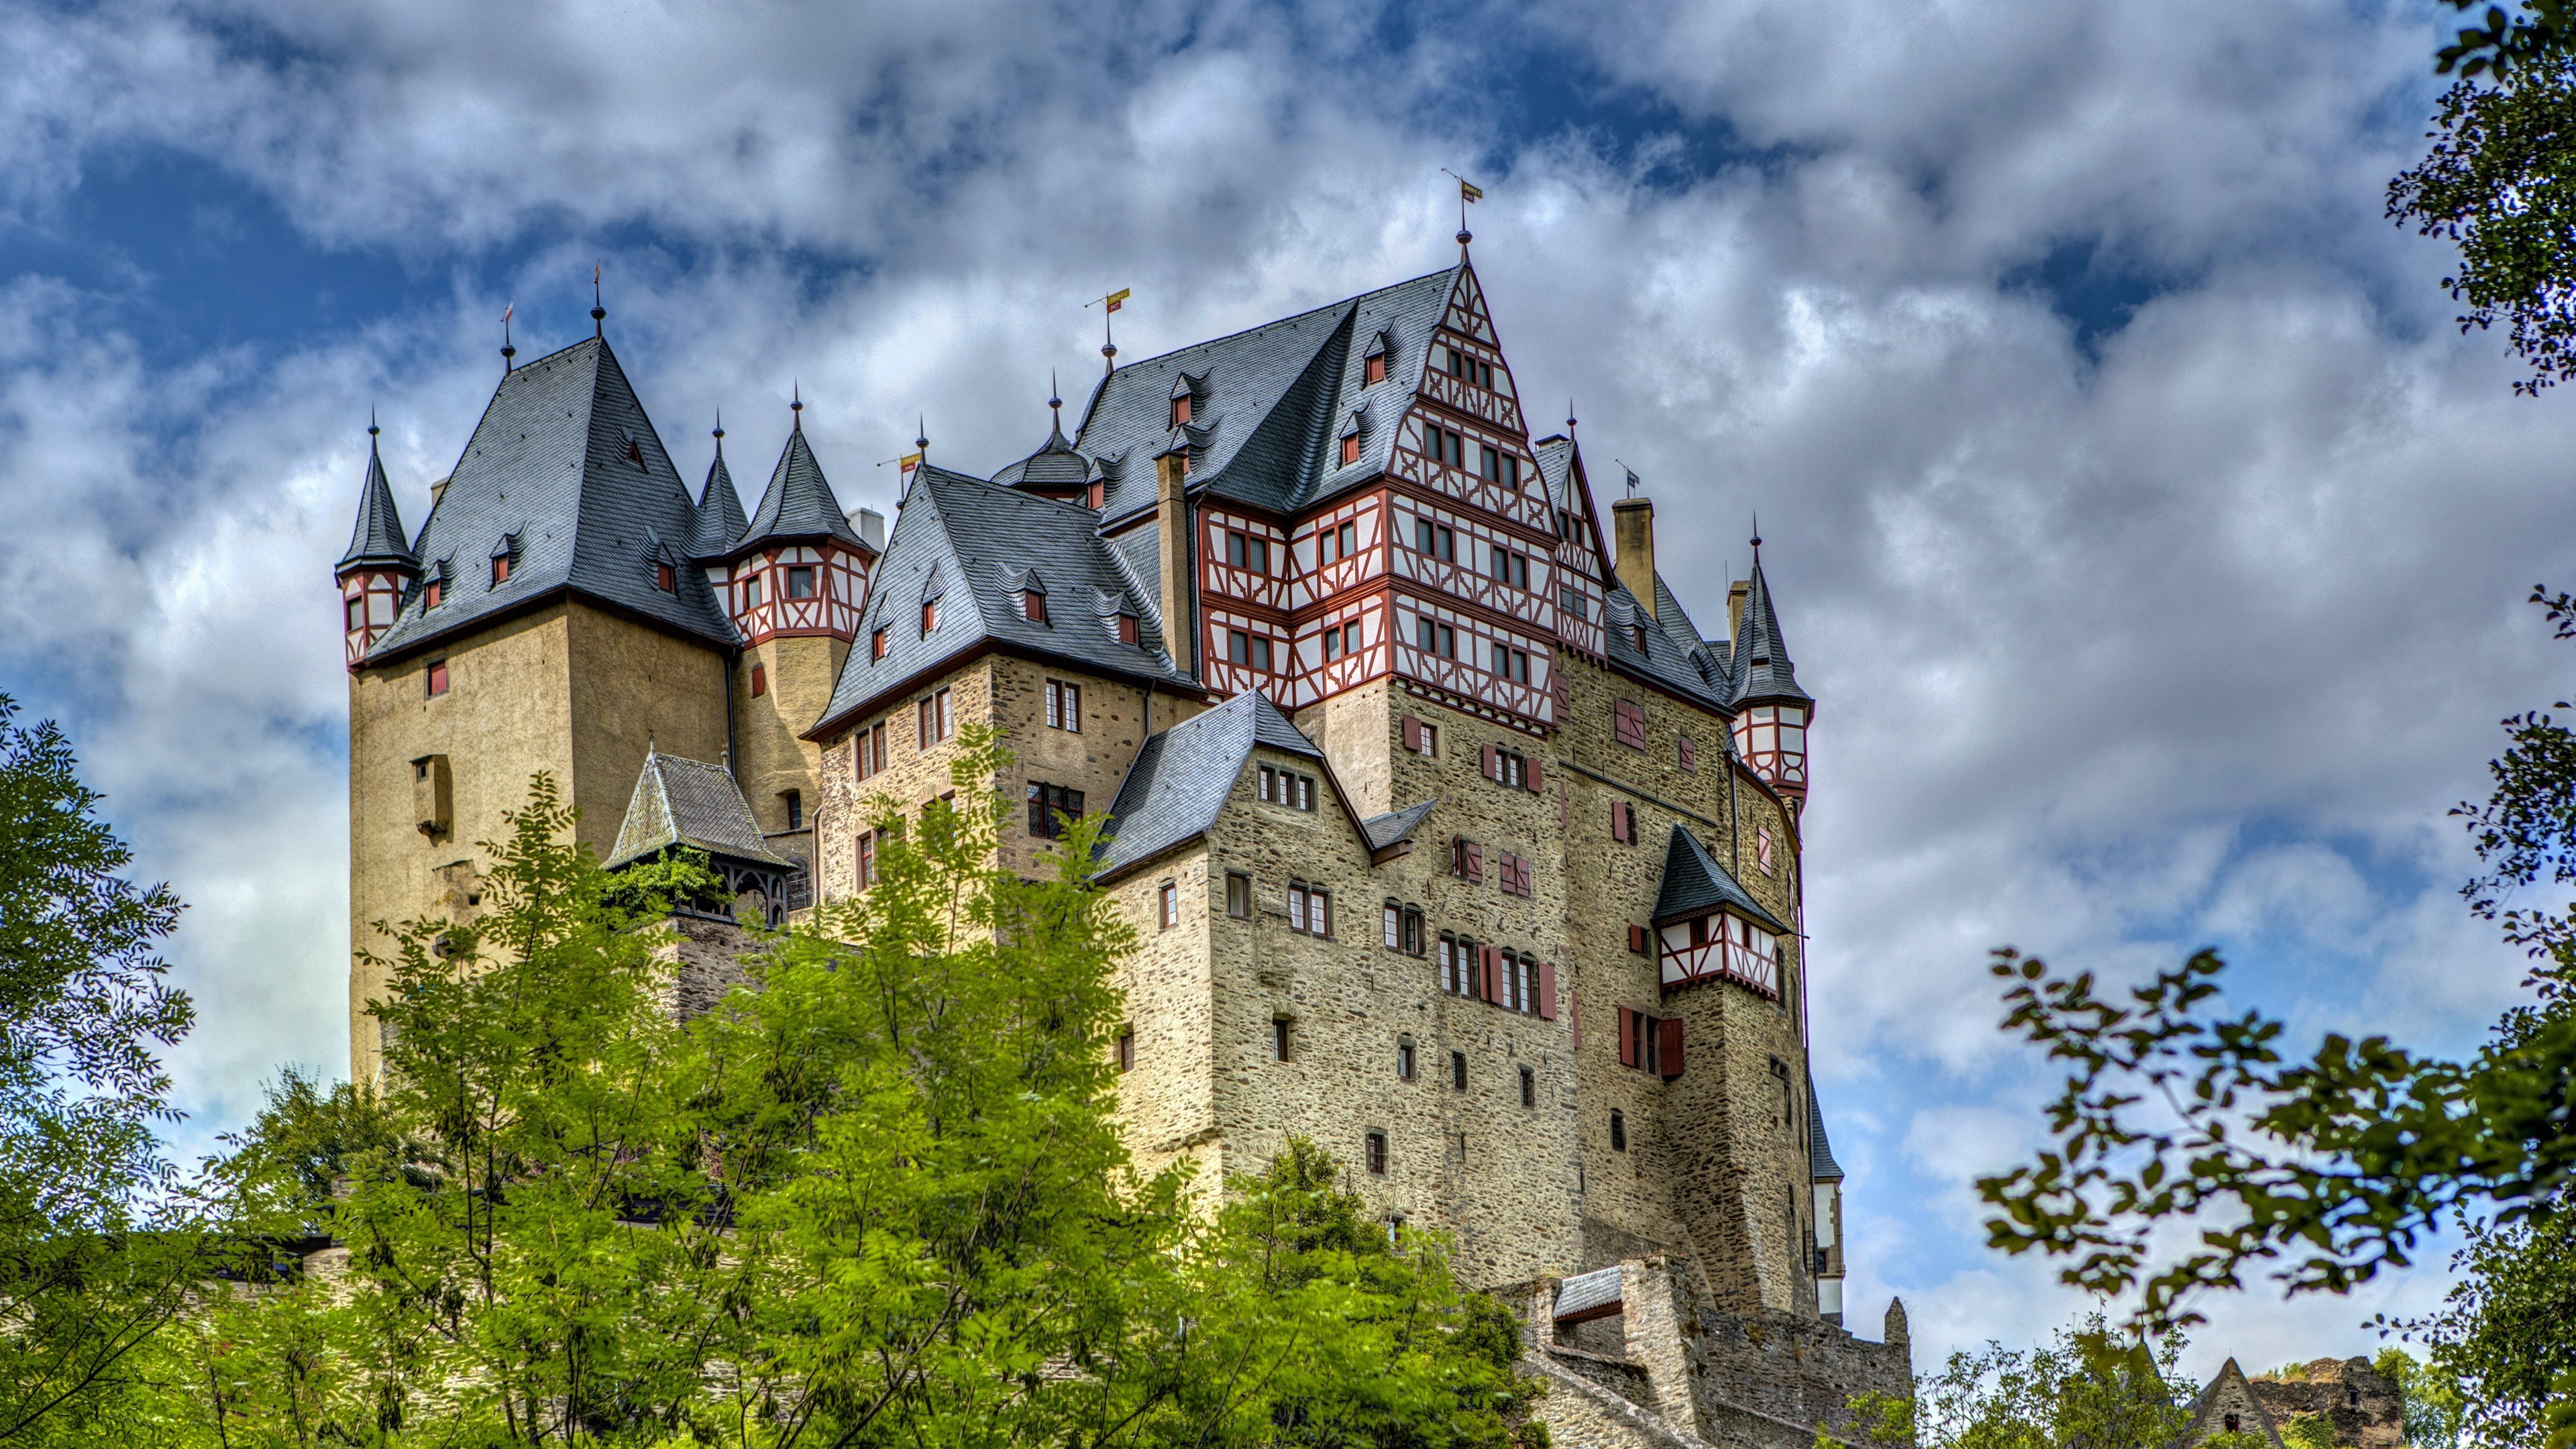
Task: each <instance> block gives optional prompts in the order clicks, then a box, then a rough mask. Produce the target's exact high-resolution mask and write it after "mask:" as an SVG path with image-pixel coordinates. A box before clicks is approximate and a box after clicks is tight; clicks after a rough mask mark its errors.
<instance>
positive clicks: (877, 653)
mask: <svg viewBox="0 0 2576 1449" xmlns="http://www.w3.org/2000/svg"><path fill="white" fill-rule="evenodd" d="M884 657H886V631H885V626H884V625H882V624H881V625H878V626H877V628H876V629H875V630H873V631H872V632H870V633H869V635H868V662H870V663H872V664H873V663H875V662H876V661H877V660H880V659H883V658H884Z"/></svg>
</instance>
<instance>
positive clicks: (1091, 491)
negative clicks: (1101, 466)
mask: <svg viewBox="0 0 2576 1449" xmlns="http://www.w3.org/2000/svg"><path fill="white" fill-rule="evenodd" d="M1082 502H1083V506H1084V507H1086V508H1089V509H1090V510H1091V511H1092V512H1094V513H1097V512H1099V511H1100V510H1101V509H1103V508H1106V507H1108V506H1109V485H1108V484H1106V483H1103V482H1101V481H1099V480H1098V479H1094V480H1092V483H1091V486H1090V487H1088V488H1085V489H1084V490H1083V492H1082Z"/></svg>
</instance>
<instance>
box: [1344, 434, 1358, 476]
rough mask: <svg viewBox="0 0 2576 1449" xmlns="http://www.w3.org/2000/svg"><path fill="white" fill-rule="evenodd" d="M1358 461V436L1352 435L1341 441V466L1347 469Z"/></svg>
mask: <svg viewBox="0 0 2576 1449" xmlns="http://www.w3.org/2000/svg"><path fill="white" fill-rule="evenodd" d="M1359 460H1360V435H1359V434H1357V433H1352V434H1351V435H1349V436H1348V437H1345V438H1343V439H1342V466H1343V467H1345V468H1347V467H1349V466H1351V465H1352V464H1353V463H1356V462H1358V461H1359Z"/></svg>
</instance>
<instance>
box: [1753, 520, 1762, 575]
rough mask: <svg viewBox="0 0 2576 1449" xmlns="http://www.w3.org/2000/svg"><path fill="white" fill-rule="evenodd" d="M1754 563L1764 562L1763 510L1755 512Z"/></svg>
mask: <svg viewBox="0 0 2576 1449" xmlns="http://www.w3.org/2000/svg"><path fill="white" fill-rule="evenodd" d="M1753 561H1754V562H1755V563H1760V562H1761V561H1762V510H1761V509H1759V508H1757V509H1755V510H1753Z"/></svg>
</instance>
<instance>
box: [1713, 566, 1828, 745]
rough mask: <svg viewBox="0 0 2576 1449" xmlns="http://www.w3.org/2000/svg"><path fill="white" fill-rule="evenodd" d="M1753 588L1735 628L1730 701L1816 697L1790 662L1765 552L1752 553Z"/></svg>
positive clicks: (1809, 700) (1800, 700) (1744, 702)
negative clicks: (1767, 578) (1765, 568)
mask: <svg viewBox="0 0 2576 1449" xmlns="http://www.w3.org/2000/svg"><path fill="white" fill-rule="evenodd" d="M1752 585H1753V586H1752V588H1751V589H1750V590H1748V591H1747V592H1746V594H1745V596H1744V617H1743V618H1742V619H1741V620H1740V621H1739V622H1738V623H1737V624H1736V627H1735V649H1734V660H1733V670H1732V672H1733V676H1734V677H1733V679H1732V680H1731V681H1730V688H1729V690H1728V702H1729V703H1731V704H1733V705H1735V706H1737V707H1739V708H1740V707H1742V706H1744V705H1748V704H1769V703H1773V702H1795V703H1799V704H1812V703H1814V702H1815V697H1814V696H1813V695H1810V694H1808V693H1807V691H1805V690H1803V689H1800V688H1799V687H1798V666H1796V665H1795V664H1792V663H1790V662H1789V646H1788V644H1787V642H1786V641H1784V640H1783V639H1782V638H1781V637H1780V611H1779V610H1778V609H1776V608H1773V607H1772V604H1771V585H1770V584H1769V583H1767V582H1765V581H1764V579H1763V577H1762V554H1761V551H1760V550H1758V549H1757V550H1755V552H1754V555H1753V579H1752Z"/></svg>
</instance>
